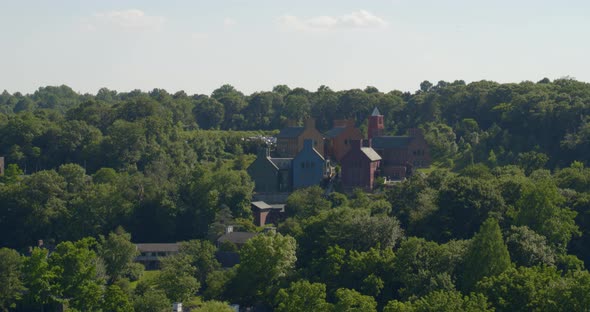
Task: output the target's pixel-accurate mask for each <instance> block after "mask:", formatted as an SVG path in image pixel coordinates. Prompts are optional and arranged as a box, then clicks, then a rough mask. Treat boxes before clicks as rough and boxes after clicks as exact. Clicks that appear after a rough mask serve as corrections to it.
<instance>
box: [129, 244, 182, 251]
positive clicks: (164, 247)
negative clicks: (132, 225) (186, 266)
mask: <svg viewBox="0 0 590 312" xmlns="http://www.w3.org/2000/svg"><path fill="white" fill-rule="evenodd" d="M135 246H136V247H137V249H138V250H139V251H140V252H158V251H168V252H178V248H179V247H180V243H163V244H158V243H155V244H135Z"/></svg>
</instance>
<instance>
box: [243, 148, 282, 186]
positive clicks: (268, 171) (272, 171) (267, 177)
mask: <svg viewBox="0 0 590 312" xmlns="http://www.w3.org/2000/svg"><path fill="white" fill-rule="evenodd" d="M292 160H293V159H292V158H272V157H270V151H269V149H268V148H266V147H265V148H261V149H260V150H258V156H257V157H256V159H255V160H254V162H253V163H252V164H251V165H250V167H248V169H247V171H248V174H249V175H250V177H251V178H252V181H254V191H255V192H258V193H281V192H290V191H291V190H292V176H291V174H292V170H291V164H292Z"/></svg>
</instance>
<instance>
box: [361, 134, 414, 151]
mask: <svg viewBox="0 0 590 312" xmlns="http://www.w3.org/2000/svg"><path fill="white" fill-rule="evenodd" d="M412 139H413V138H412V137H409V136H382V137H376V138H373V140H372V141H371V146H372V147H373V148H376V149H391V148H404V147H406V146H408V145H409V144H410V142H411V141H412Z"/></svg>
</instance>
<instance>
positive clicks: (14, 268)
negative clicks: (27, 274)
mask: <svg viewBox="0 0 590 312" xmlns="http://www.w3.org/2000/svg"><path fill="white" fill-rule="evenodd" d="M22 260H23V259H22V258H21V256H20V255H19V254H18V252H16V251H15V250H12V249H8V248H0V309H2V310H3V311H8V309H9V308H14V307H15V303H16V302H17V301H18V300H19V299H20V298H21V292H22V291H23V290H24V289H25V288H24V287H23V282H22V280H21V276H20V272H21V265H22Z"/></svg>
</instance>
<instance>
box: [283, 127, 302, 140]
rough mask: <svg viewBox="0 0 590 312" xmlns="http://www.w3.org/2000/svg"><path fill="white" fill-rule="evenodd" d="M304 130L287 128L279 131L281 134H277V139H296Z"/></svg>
mask: <svg viewBox="0 0 590 312" xmlns="http://www.w3.org/2000/svg"><path fill="white" fill-rule="evenodd" d="M303 130H305V128H304V127H287V128H283V129H281V132H279V134H277V138H296V137H298V136H300V135H301V134H302V133H303Z"/></svg>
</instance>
